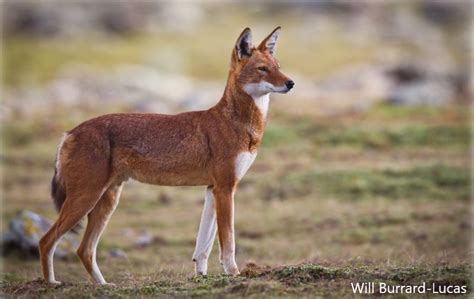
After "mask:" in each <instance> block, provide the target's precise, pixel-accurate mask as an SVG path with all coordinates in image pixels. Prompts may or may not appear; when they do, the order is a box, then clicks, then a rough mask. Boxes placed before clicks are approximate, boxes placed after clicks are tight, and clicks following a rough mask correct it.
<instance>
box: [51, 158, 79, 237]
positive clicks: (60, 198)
mask: <svg viewBox="0 0 474 299" xmlns="http://www.w3.org/2000/svg"><path fill="white" fill-rule="evenodd" d="M51 196H52V197H53V201H54V206H55V207H56V210H57V211H58V212H59V211H60V210H61V207H62V206H63V204H64V201H66V190H65V189H64V183H63V181H62V179H61V175H60V174H59V172H58V169H57V168H56V167H55V168H54V176H53V179H52V180H51ZM81 228H82V225H81V223H80V222H79V223H78V224H76V225H75V226H74V227H73V228H72V229H71V231H72V232H74V233H79V231H80V230H81Z"/></svg>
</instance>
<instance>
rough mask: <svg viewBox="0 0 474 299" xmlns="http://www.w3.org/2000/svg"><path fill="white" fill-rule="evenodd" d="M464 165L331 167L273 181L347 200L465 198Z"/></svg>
mask: <svg viewBox="0 0 474 299" xmlns="http://www.w3.org/2000/svg"><path fill="white" fill-rule="evenodd" d="M469 174H470V170H469V168H467V167H450V166H447V165H443V164H437V165H429V166H422V167H415V168H411V169H405V170H380V171H367V170H365V171H332V172H328V171H325V172H321V171H319V172H315V173H309V174H289V175H288V176H285V177H282V179H281V180H280V181H279V182H278V183H277V184H279V185H280V188H282V189H285V188H287V189H288V190H287V192H286V193H287V194H288V195H291V194H295V193H299V194H301V195H308V194H311V193H313V192H318V191H320V192H323V193H326V194H330V195H332V196H336V197H338V198H346V199H350V200H357V199H364V198H372V197H376V198H384V199H400V198H411V199H413V200H418V199H442V200H466V201H467V200H469V196H470V193H469Z"/></svg>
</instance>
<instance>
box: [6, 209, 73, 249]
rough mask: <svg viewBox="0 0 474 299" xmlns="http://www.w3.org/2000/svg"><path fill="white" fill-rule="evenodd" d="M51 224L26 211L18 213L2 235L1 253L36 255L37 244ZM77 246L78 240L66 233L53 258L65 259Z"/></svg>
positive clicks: (71, 234)
mask: <svg viewBox="0 0 474 299" xmlns="http://www.w3.org/2000/svg"><path fill="white" fill-rule="evenodd" d="M50 226H51V224H50V223H49V221H47V220H46V219H45V218H43V217H42V216H40V215H38V214H36V213H34V212H31V211H27V210H22V211H20V212H19V213H18V214H17V215H16V216H15V217H14V218H13V219H12V220H11V221H10V225H9V230H8V231H6V232H5V233H4V234H3V235H2V240H1V242H2V244H1V245H2V249H3V250H2V253H3V254H4V255H6V254H9V253H10V252H12V251H17V252H20V253H21V254H24V255H27V256H29V255H38V242H39V240H40V238H41V237H42V236H43V235H44V234H45V233H46V231H47V230H48V229H49V227H50ZM78 246H79V239H78V237H77V235H75V234H73V233H67V234H66V235H64V236H63V238H62V239H61V242H60V243H59V244H58V247H57V248H56V251H55V256H57V257H60V258H65V257H67V256H68V255H71V254H74V253H75V251H76V249H77V247H78Z"/></svg>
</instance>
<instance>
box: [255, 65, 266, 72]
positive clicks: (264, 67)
mask: <svg viewBox="0 0 474 299" xmlns="http://www.w3.org/2000/svg"><path fill="white" fill-rule="evenodd" d="M257 69H258V70H259V71H262V72H268V68H267V67H266V66H259V67H258V68H257Z"/></svg>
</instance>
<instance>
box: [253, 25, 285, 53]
mask: <svg viewBox="0 0 474 299" xmlns="http://www.w3.org/2000/svg"><path fill="white" fill-rule="evenodd" d="M280 30H281V27H280V26H278V27H277V28H275V29H274V30H273V31H272V33H270V35H268V36H267V37H266V38H265V39H264V40H263V41H262V42H261V43H260V45H259V46H258V49H259V50H260V51H262V52H263V51H268V52H269V53H270V54H272V55H273V56H275V50H276V41H277V40H278V36H279V35H280Z"/></svg>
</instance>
